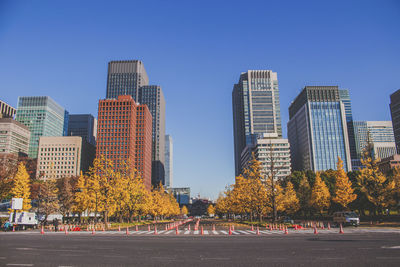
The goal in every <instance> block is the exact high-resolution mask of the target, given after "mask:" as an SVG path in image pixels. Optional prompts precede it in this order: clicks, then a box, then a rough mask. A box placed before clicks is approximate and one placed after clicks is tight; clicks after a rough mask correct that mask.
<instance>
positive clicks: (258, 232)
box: [256, 226, 260, 235]
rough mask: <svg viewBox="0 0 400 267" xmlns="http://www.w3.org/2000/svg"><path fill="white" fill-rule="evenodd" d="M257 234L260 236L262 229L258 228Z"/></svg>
mask: <svg viewBox="0 0 400 267" xmlns="http://www.w3.org/2000/svg"><path fill="white" fill-rule="evenodd" d="M256 234H257V235H260V228H259V227H258V226H257V232H256Z"/></svg>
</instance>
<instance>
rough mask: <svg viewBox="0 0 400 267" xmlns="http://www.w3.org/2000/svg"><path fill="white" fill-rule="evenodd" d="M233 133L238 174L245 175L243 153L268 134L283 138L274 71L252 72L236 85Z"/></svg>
mask: <svg viewBox="0 0 400 267" xmlns="http://www.w3.org/2000/svg"><path fill="white" fill-rule="evenodd" d="M232 107H233V133H234V143H235V174H236V175H239V174H240V173H241V172H242V164H241V163H242V162H241V154H242V152H243V150H244V149H245V148H246V146H249V145H250V146H252V145H253V144H254V143H255V142H256V140H257V139H258V138H259V137H260V136H263V135H264V134H265V133H267V134H269V133H276V134H277V136H278V138H281V137H282V125H281V112H280V104H279V88H278V77H277V73H276V72H273V71H271V70H249V71H247V72H243V73H241V75H240V78H239V82H238V83H237V84H235V85H234V86H233V91H232Z"/></svg>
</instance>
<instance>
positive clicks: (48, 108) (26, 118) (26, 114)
mask: <svg viewBox="0 0 400 267" xmlns="http://www.w3.org/2000/svg"><path fill="white" fill-rule="evenodd" d="M66 114H67V113H66V111H65V109H64V108H63V107H62V106H60V105H59V104H57V103H56V102H55V101H54V100H53V99H51V98H50V97H49V96H23V97H19V98H18V108H17V115H16V120H17V121H19V122H21V123H22V124H24V125H25V126H27V127H28V128H29V131H30V132H31V137H30V141H29V153H28V156H29V157H30V158H36V157H37V152H38V146H39V138H40V137H41V136H63V134H64V133H65V128H66V127H68V126H66V125H67V122H66V121H65V117H66Z"/></svg>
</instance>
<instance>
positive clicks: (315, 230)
mask: <svg viewBox="0 0 400 267" xmlns="http://www.w3.org/2000/svg"><path fill="white" fill-rule="evenodd" d="M314 235H318V230H317V226H314Z"/></svg>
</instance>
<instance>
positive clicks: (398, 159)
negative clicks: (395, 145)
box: [378, 154, 400, 173]
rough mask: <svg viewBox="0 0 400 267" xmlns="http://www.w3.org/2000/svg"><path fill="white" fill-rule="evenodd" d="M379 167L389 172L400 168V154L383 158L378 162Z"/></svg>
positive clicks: (382, 170)
mask: <svg viewBox="0 0 400 267" xmlns="http://www.w3.org/2000/svg"><path fill="white" fill-rule="evenodd" d="M378 167H379V170H380V171H381V172H382V173H387V172H389V171H390V170H392V169H394V168H400V155H399V154H396V155H393V156H390V157H387V158H384V159H381V161H380V162H378Z"/></svg>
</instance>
